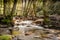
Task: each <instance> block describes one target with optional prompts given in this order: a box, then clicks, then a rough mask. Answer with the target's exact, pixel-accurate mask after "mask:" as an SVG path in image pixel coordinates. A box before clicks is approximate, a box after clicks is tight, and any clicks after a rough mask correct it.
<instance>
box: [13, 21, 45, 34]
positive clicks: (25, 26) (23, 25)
mask: <svg viewBox="0 0 60 40" xmlns="http://www.w3.org/2000/svg"><path fill="white" fill-rule="evenodd" d="M32 22H33V21H31V20H26V21H21V22H19V21H18V22H17V21H16V24H15V26H14V28H16V27H18V28H19V30H18V31H21V32H22V34H25V31H28V30H32V29H44V28H43V27H41V26H37V25H35V24H32ZM17 24H19V25H17Z"/></svg>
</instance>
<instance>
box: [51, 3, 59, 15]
mask: <svg viewBox="0 0 60 40" xmlns="http://www.w3.org/2000/svg"><path fill="white" fill-rule="evenodd" d="M50 8H51V10H52V11H53V14H58V15H60V2H56V3H54V4H53V5H51V7H50Z"/></svg>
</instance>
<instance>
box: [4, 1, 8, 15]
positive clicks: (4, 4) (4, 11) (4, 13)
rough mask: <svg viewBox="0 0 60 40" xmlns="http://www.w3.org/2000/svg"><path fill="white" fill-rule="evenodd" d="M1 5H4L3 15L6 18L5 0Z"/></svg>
mask: <svg viewBox="0 0 60 40" xmlns="http://www.w3.org/2000/svg"><path fill="white" fill-rule="evenodd" d="M3 3H4V11H3V15H4V16H6V4H7V0H4V1H3Z"/></svg>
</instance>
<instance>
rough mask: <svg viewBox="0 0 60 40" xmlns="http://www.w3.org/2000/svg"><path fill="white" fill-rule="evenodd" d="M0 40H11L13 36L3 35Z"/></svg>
mask: <svg viewBox="0 0 60 40" xmlns="http://www.w3.org/2000/svg"><path fill="white" fill-rule="evenodd" d="M0 40H11V36H9V35H2V36H0Z"/></svg>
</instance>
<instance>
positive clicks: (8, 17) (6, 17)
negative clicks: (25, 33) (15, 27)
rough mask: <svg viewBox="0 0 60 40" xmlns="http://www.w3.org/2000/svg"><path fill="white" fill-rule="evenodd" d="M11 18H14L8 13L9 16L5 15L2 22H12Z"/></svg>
mask: <svg viewBox="0 0 60 40" xmlns="http://www.w3.org/2000/svg"><path fill="white" fill-rule="evenodd" d="M11 20H12V16H10V15H7V16H5V18H4V19H2V20H1V22H2V23H5V24H10V23H11Z"/></svg>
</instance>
